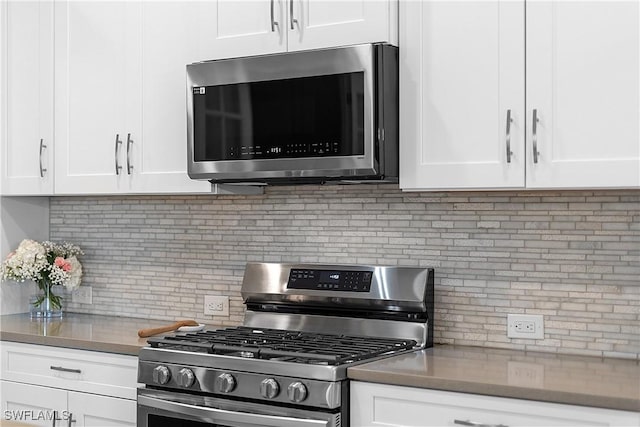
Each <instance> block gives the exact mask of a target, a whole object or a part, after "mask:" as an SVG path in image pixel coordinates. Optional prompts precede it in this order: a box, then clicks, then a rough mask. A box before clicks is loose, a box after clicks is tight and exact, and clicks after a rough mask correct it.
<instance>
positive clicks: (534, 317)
mask: <svg viewBox="0 0 640 427" xmlns="http://www.w3.org/2000/svg"><path fill="white" fill-rule="evenodd" d="M507 337H508V338H528V339H535V340H541V339H544V318H543V317H542V315H541V314H507Z"/></svg>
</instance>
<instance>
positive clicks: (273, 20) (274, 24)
mask: <svg viewBox="0 0 640 427" xmlns="http://www.w3.org/2000/svg"><path fill="white" fill-rule="evenodd" d="M275 2H276V0H271V32H272V33H273V32H275V31H276V27H278V28H279V26H280V24H279V23H278V21H276V19H275V16H274V15H275V11H274V9H275Z"/></svg>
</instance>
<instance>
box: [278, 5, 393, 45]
mask: <svg viewBox="0 0 640 427" xmlns="http://www.w3.org/2000/svg"><path fill="white" fill-rule="evenodd" d="M286 6H287V9H288V14H289V16H288V19H287V23H286V30H287V32H288V50H290V51H294V50H305V49H317V48H324V47H334V46H346V45H352V44H361V43H374V42H390V43H392V44H397V33H398V27H397V25H396V24H395V23H396V22H397V10H398V3H397V1H393V0H379V1H370V0H344V1H339V2H336V1H330V0H329V1H328V0H288V1H287V5H286Z"/></svg>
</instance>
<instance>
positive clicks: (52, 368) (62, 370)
mask: <svg viewBox="0 0 640 427" xmlns="http://www.w3.org/2000/svg"><path fill="white" fill-rule="evenodd" d="M49 369H51V370H52V371H60V372H71V373H74V374H81V373H82V370H80V369H71V368H63V367H62V366H49Z"/></svg>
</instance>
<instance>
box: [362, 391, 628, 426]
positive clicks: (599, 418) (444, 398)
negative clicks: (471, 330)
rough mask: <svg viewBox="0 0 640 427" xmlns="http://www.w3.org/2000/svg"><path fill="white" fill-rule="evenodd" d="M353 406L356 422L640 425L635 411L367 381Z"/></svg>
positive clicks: (494, 424) (439, 424)
mask: <svg viewBox="0 0 640 427" xmlns="http://www.w3.org/2000/svg"><path fill="white" fill-rule="evenodd" d="M351 408H353V409H352V413H351V421H352V422H351V426H352V427H364V426H366V427H373V426H395V427H399V426H407V427H409V426H411V427H418V426H419V427H428V426H452V427H457V426H460V425H483V426H498V425H502V426H504V427H518V426H584V427H587V426H638V425H640V424H639V421H640V415H639V414H637V413H634V412H627V411H615V410H610V409H602V408H592V407H585V406H576V405H564V404H557V403H546V402H538V401H531V400H522V399H510V398H503V397H493V396H483V395H477V394H466V393H454V392H447V391H438V390H429V389H420V388H413V387H400V386H391V385H383V384H371V383H362V382H353V383H351ZM456 420H457V422H456Z"/></svg>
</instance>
